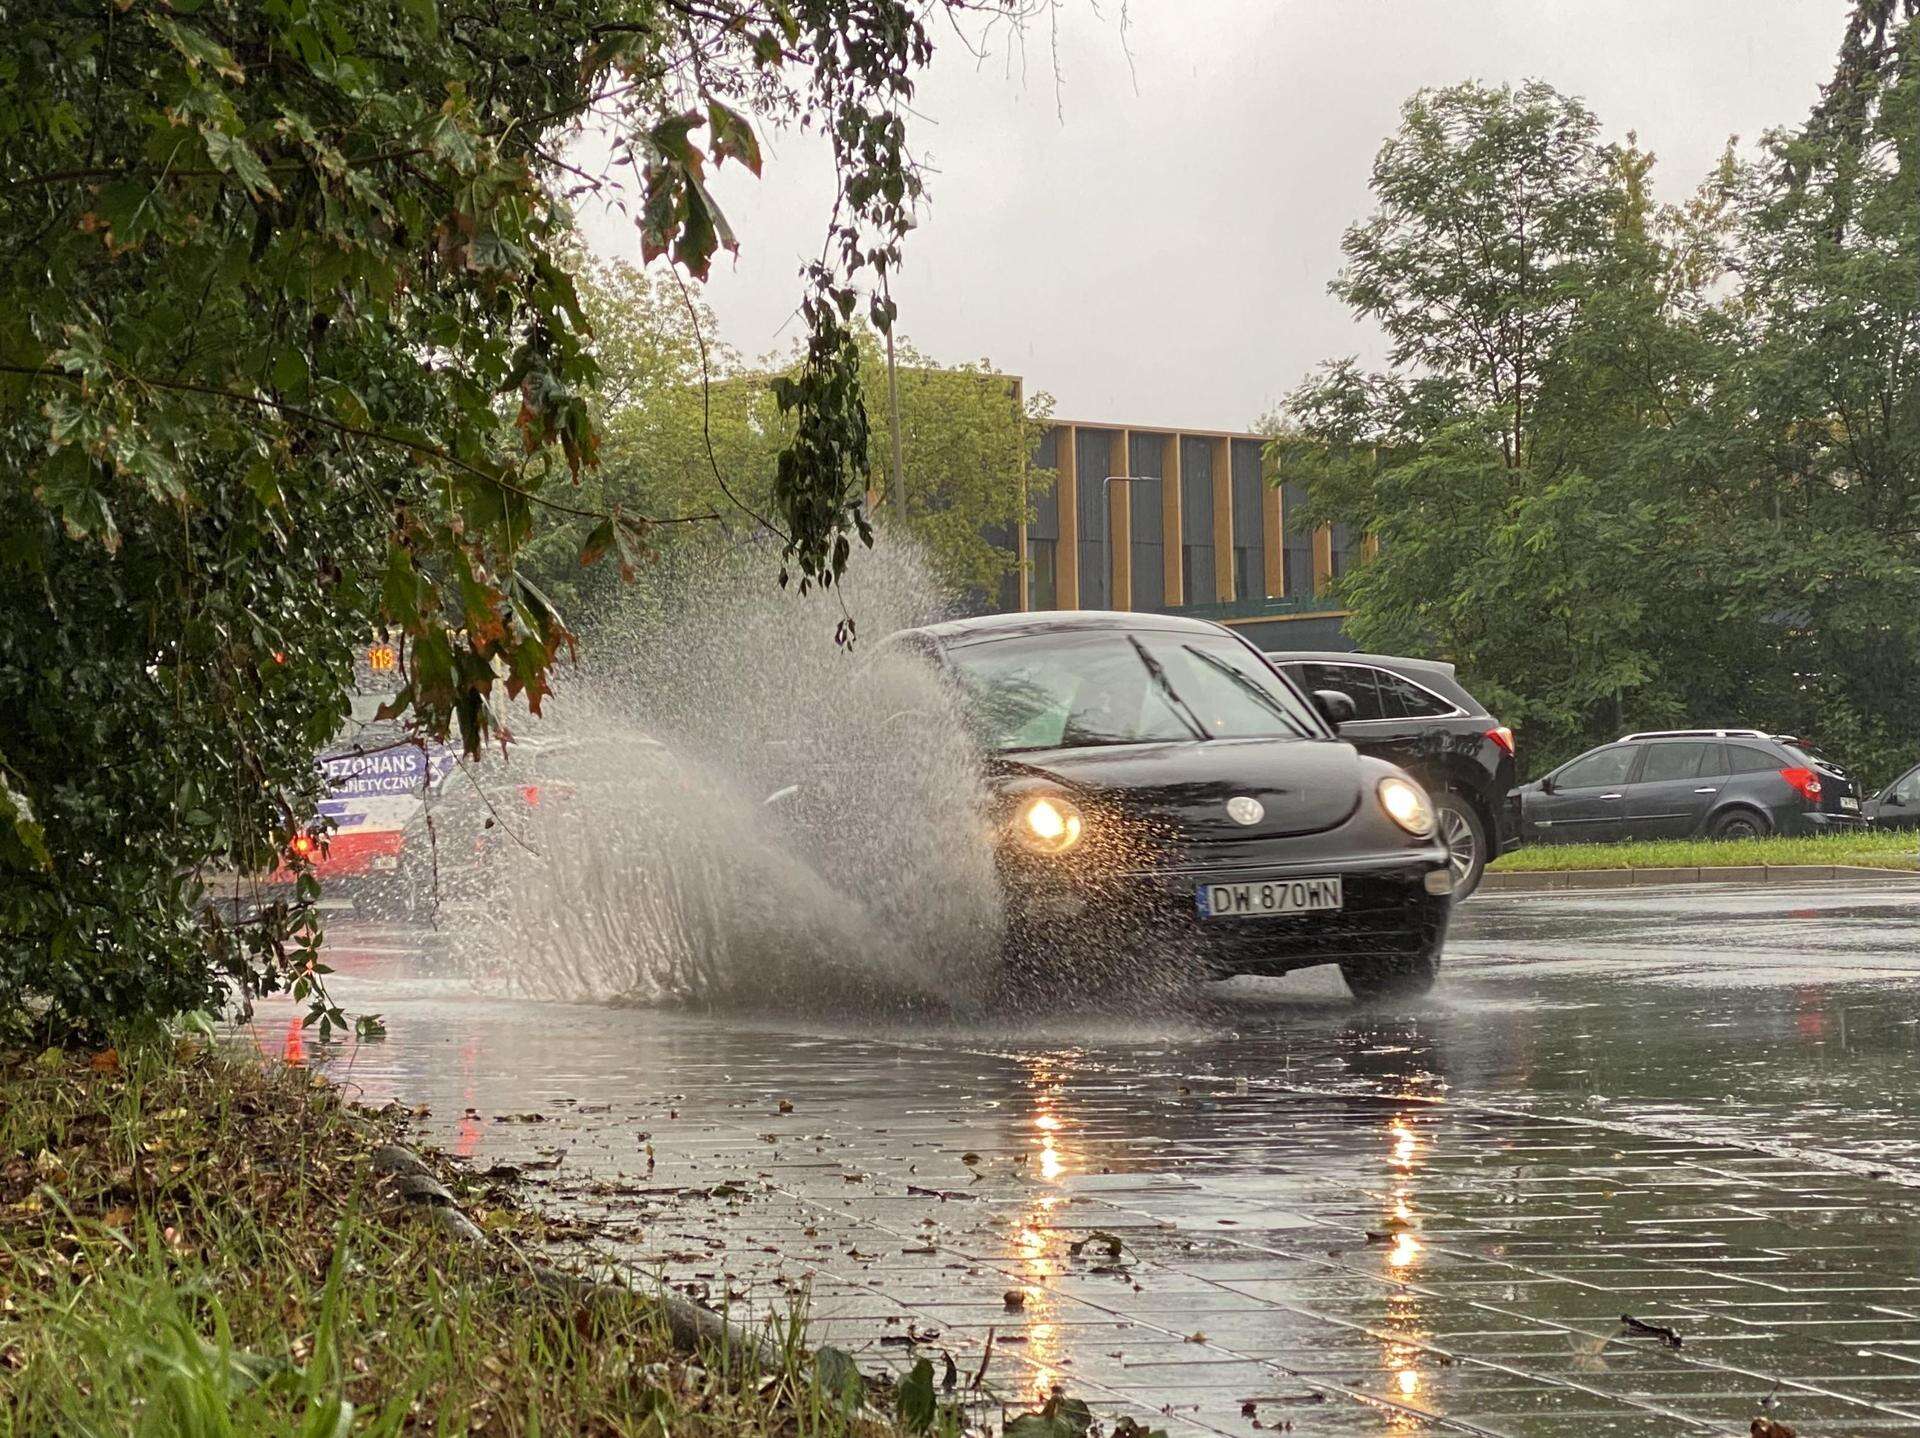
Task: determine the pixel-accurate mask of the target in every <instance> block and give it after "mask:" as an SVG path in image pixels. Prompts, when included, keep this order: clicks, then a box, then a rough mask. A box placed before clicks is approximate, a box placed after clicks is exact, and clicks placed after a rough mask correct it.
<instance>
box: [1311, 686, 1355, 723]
mask: <svg viewBox="0 0 1920 1438" xmlns="http://www.w3.org/2000/svg"><path fill="white" fill-rule="evenodd" d="M1313 707H1314V708H1316V709H1318V710H1319V711H1320V717H1321V718H1322V719H1324V720H1326V721H1327V723H1329V724H1331V725H1332V726H1333V727H1334V728H1335V729H1338V728H1339V727H1340V726H1341V725H1342V724H1345V723H1346V722H1347V721H1348V720H1349V719H1351V718H1353V716H1354V714H1355V713H1356V712H1358V711H1356V710H1355V709H1354V707H1353V696H1352V695H1351V694H1346V693H1343V692H1341V691H1340V690H1338V689H1316V690H1314V691H1313Z"/></svg>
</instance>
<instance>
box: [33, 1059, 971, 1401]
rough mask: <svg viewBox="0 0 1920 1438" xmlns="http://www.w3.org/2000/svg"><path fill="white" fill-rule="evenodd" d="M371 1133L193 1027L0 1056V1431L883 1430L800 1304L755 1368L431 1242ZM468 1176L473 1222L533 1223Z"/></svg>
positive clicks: (360, 1115) (458, 1246)
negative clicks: (383, 1172)
mask: <svg viewBox="0 0 1920 1438" xmlns="http://www.w3.org/2000/svg"><path fill="white" fill-rule="evenodd" d="M389 1136H390V1135H389V1134H388V1133H387V1132H386V1131H385V1124H384V1123H383V1122H382V1121H381V1120H380V1119H379V1118H377V1117H374V1116H369V1115H367V1114H365V1113H364V1112H363V1111H360V1110H356V1109H355V1108H353V1107H352V1106H351V1105H348V1104H346V1103H344V1102H343V1101H342V1100H341V1098H340V1097H339V1095H338V1094H337V1093H336V1092H335V1091H334V1090H333V1089H332V1088H330V1087H328V1086H326V1085H325V1083H324V1081H323V1080H321V1079H318V1078H313V1077H310V1076H309V1075H307V1074H306V1073H305V1072H304V1071H303V1070H298V1069H288V1068H279V1067H274V1068H269V1067H267V1066H264V1065H262V1064H260V1063H259V1062H257V1061H256V1060H254V1059H253V1058H251V1057H249V1056H243V1055H240V1054H237V1053H229V1052H226V1051H223V1050H221V1049H218V1048H215V1047H213V1046H211V1045H209V1044H206V1043H202V1042H197V1041H194V1042H185V1041H182V1042H176V1041H173V1040H168V1041H166V1042H164V1043H159V1044H150V1045H147V1046H144V1047H140V1048H137V1049H134V1050H131V1051H128V1052H117V1051H114V1050H107V1051H105V1052H104V1053H100V1054H95V1055H85V1054H80V1055H75V1054H69V1053H64V1052H59V1051H53V1050H49V1051H48V1052H47V1053H45V1054H42V1055H39V1056H35V1057H27V1056H14V1057H10V1058H9V1057H5V1056H0V1438H14V1435H26V1434H35V1435H38V1434H56V1433H57V1434H75V1435H107V1434H137V1435H142V1438H175V1435H177V1438H229V1435H248V1438H253V1435H261V1438H345V1435H348V1434H371V1435H397V1434H412V1433H437V1434H454V1433H459V1434H490V1435H526V1438H536V1435H543V1434H546V1435H551V1434H569V1435H590V1438H601V1435H608V1438H611V1435H625V1434H647V1435H650V1438H665V1435H668V1434H672V1435H689V1438H703V1435H720V1434H730V1435H731V1434H741V1435H757V1434H767V1435H782V1438H789V1435H790V1438H841V1435H846V1438H854V1435H860V1438H869V1435H882V1434H888V1433H893V1432H896V1431H903V1430H901V1428H900V1426H899V1424H898V1423H896V1422H895V1421H894V1419H893V1418H891V1417H883V1416H881V1414H882V1412H883V1411H884V1413H885V1414H887V1415H891V1414H893V1413H894V1412H895V1400H894V1399H893V1398H892V1397H890V1396H887V1395H886V1394H885V1393H884V1391H883V1390H878V1389H863V1385H862V1381H861V1380H860V1379H859V1378H858V1377H857V1375H852V1374H850V1373H849V1372H848V1371H847V1370H848V1368H849V1367H850V1365H848V1364H844V1363H839V1362H836V1363H833V1364H828V1363H827V1362H826V1361H825V1360H824V1358H823V1359H822V1361H820V1362H818V1363H816V1361H815V1359H814V1357H813V1356H812V1355H810V1354H808V1353H806V1352H805V1350H804V1349H803V1348H802V1347H801V1346H800V1343H799V1324H798V1321H797V1320H795V1321H794V1322H793V1323H791V1324H789V1325H787V1326H786V1327H785V1328H784V1329H783V1330H782V1331H780V1332H778V1333H777V1334H775V1335H774V1344H773V1346H774V1347H775V1348H776V1350H777V1358H776V1359H775V1361H774V1362H773V1363H772V1364H771V1366H769V1367H757V1366H755V1365H754V1364H751V1363H748V1362H746V1361H744V1359H743V1358H742V1356H741V1354H740V1353H739V1352H738V1351H729V1350H728V1348H727V1347H725V1346H718V1347H716V1346H709V1347H707V1348H706V1349H705V1350H704V1351H701V1352H697V1353H692V1354H689V1353H687V1352H684V1351H681V1350H678V1349H676V1347H675V1346H674V1344H673V1342H672V1340H671V1337H670V1334H669V1332H668V1327H667V1325H666V1323H665V1322H664V1319H663V1317H662V1314H661V1312H660V1310H659V1309H658V1307H657V1306H656V1305H654V1304H652V1303H650V1302H648V1301H647V1300H645V1299H643V1298H640V1297H637V1296H636V1297H630V1298H629V1297H616V1298H613V1299H611V1300H609V1299H606V1298H605V1297H600V1298H595V1299H584V1298H582V1297H581V1296H579V1295H578V1294H577V1293H576V1294H568V1293H564V1292H560V1291H557V1290H556V1289H555V1287H554V1286H553V1285H540V1284H537V1283H535V1282H534V1281H533V1279H532V1277H531V1270H530V1267H529V1265H528V1264H527V1263H526V1262H525V1261H524V1260H523V1259H520V1258H518V1257H516V1256H515V1255H516V1253H517V1252H519V1249H518V1246H517V1245H515V1244H514V1243H512V1242H509V1241H503V1240H502V1239H499V1238H496V1241H495V1242H494V1243H492V1244H489V1245H486V1246H481V1245H471V1244H462V1243H458V1242H456V1241H455V1240H454V1239H452V1238H450V1237H448V1236H446V1235H445V1234H443V1233H442V1232H441V1231H440V1230H439V1229H438V1228H437V1227H436V1225H434V1224H433V1223H432V1222H430V1221H429V1219H428V1214H427V1211H426V1210H425V1209H422V1208H418V1207H406V1206H403V1205H398V1204H397V1203H396V1202H395V1200H394V1199H393V1198H392V1197H391V1196H390V1195H389V1194H388V1193H387V1192H386V1191H385V1189H384V1181H382V1180H379V1179H376V1178H375V1176H374V1174H373V1171H372V1165H371V1160H370V1155H371V1151H372V1149H373V1148H374V1147H375V1146H376V1145H377V1144H378V1143H380V1142H382V1141H385V1140H386V1139H387V1138H388V1137H389ZM443 1178H445V1179H446V1181H447V1182H448V1183H449V1185H450V1186H453V1185H456V1184H459V1183H461V1182H462V1181H461V1180H458V1179H456V1178H453V1177H451V1176H448V1175H443ZM466 1190H467V1191H466V1192H465V1193H464V1194H462V1204H463V1207H465V1208H466V1210H467V1211H468V1212H469V1213H470V1214H471V1215H472V1216H473V1217H474V1218H475V1219H476V1220H478V1221H479V1222H480V1223H481V1225H482V1226H483V1227H484V1228H486V1229H487V1230H488V1231H489V1232H490V1233H493V1234H496V1235H507V1236H509V1237H510V1236H511V1235H513V1234H515V1233H516V1232H517V1233H519V1235H520V1237H521V1238H522V1239H523V1240H524V1241H525V1242H526V1243H528V1244H530V1245H531V1244H536V1243H537V1242H538V1239H539V1231H538V1224H539V1221H538V1219H537V1218H535V1217H533V1216H531V1215H528V1214H524V1213H521V1212H519V1211H517V1210H516V1209H514V1208H512V1207H511V1206H510V1205H509V1206H502V1205H501V1204H500V1203H498V1202H497V1201H495V1202H490V1201H489V1196H488V1191H487V1190H485V1189H481V1188H477V1187H475V1186H474V1185H473V1184H472V1181H466ZM456 1192H459V1189H458V1188H456ZM836 1357H841V1356H840V1355H836ZM912 1387H913V1384H912V1382H911V1380H909V1382H907V1383H904V1384H902V1385H901V1389H900V1395H901V1401H902V1402H905V1401H906V1399H907V1396H908V1390H909V1389H910V1388H912ZM876 1402H879V1403H881V1404H883V1405H884V1408H883V1409H876V1408H875V1407H874V1406H873V1405H874V1403H876ZM935 1406H936V1405H935V1402H934V1398H933V1394H932V1389H931V1384H930V1383H929V1384H928V1385H927V1387H926V1391H925V1392H924V1393H922V1394H919V1395H918V1401H917V1402H916V1403H915V1404H914V1405H913V1408H912V1410H911V1411H912V1413H913V1415H914V1422H913V1424H912V1425H911V1426H915V1427H920V1428H923V1429H924V1428H925V1427H927V1426H928V1424H929V1423H930V1424H931V1426H932V1429H933V1430H934V1431H936V1432H940V1431H944V1432H948V1433H952V1432H956V1431H958V1428H959V1425H960V1419H959V1416H958V1413H957V1411H955V1410H951V1409H948V1410H944V1411H940V1412H938V1413H933V1414H932V1416H931V1417H930V1418H929V1416H928V1415H929V1412H930V1411H931V1410H933V1409H934V1408H935Z"/></svg>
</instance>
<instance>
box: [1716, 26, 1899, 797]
mask: <svg viewBox="0 0 1920 1438" xmlns="http://www.w3.org/2000/svg"><path fill="white" fill-rule="evenodd" d="M1896 12H1898V13H1896ZM1903 17H1904V18H1903ZM1917 17H1920V9H1917V7H1915V6H1914V5H1913V4H1911V3H1901V4H1897V5H1896V3H1894V0H1872V3H1864V4H1861V5H1859V6H1858V7H1856V11H1855V14H1854V17H1853V19H1852V21H1851V23H1850V24H1849V27H1848V30H1847V34H1846V39H1845V41H1844V43H1843V46H1842V51H1841V59H1840V63H1839V65H1838V67H1837V70H1836V74H1835V78H1834V81H1833V83H1832V84H1831V85H1829V86H1828V87H1827V88H1826V90H1825V91H1824V93H1823V95H1822V98H1821V102H1820V104H1819V105H1818V106H1817V107H1816V109H1815V111H1814V113H1813V115H1812V117H1811V118H1810V119H1809V121H1808V122H1807V123H1806V124H1805V125H1804V126H1803V127H1801V128H1800V129H1798V130H1796V131H1781V132H1776V133H1774V134H1772V135H1770V136H1769V137H1768V138H1767V141H1766V145H1765V147H1764V154H1763V157H1762V159H1761V161H1760V162H1759V163H1758V164H1756V165H1754V166H1753V167H1751V169H1750V170H1749V171H1748V172H1747V174H1746V176H1745V179H1746V189H1745V191H1744V193H1743V196H1742V206H1741V231H1740V254H1739V277H1740V286H1739V290H1738V292H1737V295H1736V296H1735V298H1734V299H1733V300H1732V302H1731V303H1730V304H1729V305H1728V306H1727V311H1728V323H1729V324H1730V325H1734V326H1737V328H1738V333H1739V335H1740V337H1741V342H1742V344H1743V346H1744V351H1745V355H1746V358H1745V362H1744V363H1743V365H1742V366H1741V368H1740V371H1739V373H1738V375H1737V381H1738V383H1737V385H1734V386H1730V394H1731V396H1732V399H1733V402H1734V403H1735V404H1736V405H1737V408H1738V410H1739V412H1740V418H1741V421H1742V425H1741V433H1742V437H1743V439H1744V441H1745V445H1746V449H1747V451H1748V452H1750V453H1752V454H1753V455H1755V456H1756V457H1757V459H1758V461H1759V462H1758V463H1756V465H1755V468H1754V470H1753V473H1754V475H1755V476H1756V478H1755V479H1754V481H1753V483H1752V485H1751V502H1750V504H1749V505H1748V506H1747V509H1746V511H1745V513H1744V515H1743V525H1742V528H1741V534H1740V541H1741V543H1742V545H1743V548H1744V551H1745V553H1746V554H1747V555H1748V556H1749V558H1748V561H1747V562H1746V563H1745V564H1743V565H1742V566H1741V571H1740V572H1741V589H1742V593H1743V597H1744V599H1745V602H1746V603H1748V604H1749V605H1752V606H1756V607H1766V608H1769V609H1771V610H1772V611H1774V612H1775V613H1778V614H1780V615H1782V616H1783V619H1784V621H1785V624H1784V639H1783V642H1782V645H1781V650H1782V662H1783V668H1784V669H1785V671H1786V672H1787V673H1788V674H1790V676H1791V683H1790V686H1783V687H1787V688H1789V690H1790V695H1791V703H1792V706H1793V707H1792V710H1791V711H1790V722H1793V723H1795V724H1799V725H1803V726H1806V727H1808V728H1812V729H1814V730H1815V732H1818V733H1820V734H1821V735H1822V737H1823V738H1824V739H1826V740H1827V741H1828V742H1831V743H1832V744H1833V745H1834V746H1835V747H1836V748H1837V749H1839V750H1841V752H1846V753H1849V754H1850V755H1856V756H1858V759H1857V762H1859V763H1860V764H1862V765H1863V766H1865V767H1867V768H1868V769H1869V770H1872V771H1876V772H1879V773H1883V774H1884V773H1886V772H1888V771H1890V770H1892V769H1894V768H1896V767H1904V766H1905V765H1906V764H1907V763H1909V762H1910V761H1911V755H1912V750H1913V748H1914V747H1915V745H1916V744H1920V18H1917Z"/></svg>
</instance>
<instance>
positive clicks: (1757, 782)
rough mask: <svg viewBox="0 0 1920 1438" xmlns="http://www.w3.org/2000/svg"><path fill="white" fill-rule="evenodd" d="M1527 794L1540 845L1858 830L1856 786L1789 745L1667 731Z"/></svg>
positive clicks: (1606, 749) (1783, 740)
mask: <svg viewBox="0 0 1920 1438" xmlns="http://www.w3.org/2000/svg"><path fill="white" fill-rule="evenodd" d="M1519 793H1520V813H1521V826H1522V835H1523V837H1524V838H1525V839H1526V841H1527V842H1528V843H1533V844H1605V843H1612V842H1615V841H1617V840H1622V839H1690V838H1696V837H1701V836H1704V837H1707V838H1712V839H1750V838H1757V837H1759V836H1760V835H1763V834H1820V833H1828V832H1832V831H1835V830H1841V829H1849V828H1855V827H1857V826H1859V825H1860V824H1861V823H1863V822H1864V820H1863V819H1862V817H1861V810H1860V799H1859V796H1858V795H1857V794H1856V793H1855V792H1854V786H1853V780H1852V779H1851V778H1849V777H1848V775H1847V773H1846V771H1845V770H1843V769H1842V768H1840V766H1839V765H1837V764H1835V763H1834V762H1833V761H1832V760H1830V759H1827V758H1824V757H1823V756H1821V755H1820V754H1817V753H1815V752H1814V751H1813V750H1811V749H1809V748H1808V747H1806V745H1804V744H1803V743H1802V742H1801V741H1800V740H1798V739H1795V738H1793V737H1792V736H1791V735H1784V734H1768V733H1766V732H1765V731H1763V730H1759V729H1668V730H1660V731H1655V732H1648V733H1641V734H1628V735H1625V736H1623V737H1622V738H1620V739H1619V740H1617V741H1615V742H1614V743H1612V744H1603V745H1601V746H1600V747H1599V748H1597V749H1589V750H1588V751H1587V752H1586V753H1584V754H1582V755H1580V757H1579V758H1577V759H1570V760H1568V761H1567V762H1566V763H1565V764H1562V765H1561V766H1560V767H1559V768H1557V769H1555V770H1554V771H1553V772H1552V773H1550V774H1547V775H1545V776H1544V777H1542V778H1540V779H1536V780H1535V781H1534V782H1533V783H1531V784H1528V785H1525V786H1524V787H1522V788H1521V789H1520V791H1519Z"/></svg>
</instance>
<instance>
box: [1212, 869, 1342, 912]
mask: <svg viewBox="0 0 1920 1438" xmlns="http://www.w3.org/2000/svg"><path fill="white" fill-rule="evenodd" d="M1197 898H1198V902H1199V905H1200V917H1201V918H1203V919H1267V918H1272V917H1274V916H1276V915H1279V914H1324V913H1331V912H1333V911H1334V910H1337V909H1339V908H1340V907H1341V906H1342V905H1343V904H1344V903H1345V902H1346V898H1345V896H1344V895H1343V894H1342V892H1341V888H1340V880H1339V879H1338V878H1329V879H1272V880H1268V881H1266V882H1263V883H1257V884H1202V885H1201V886H1200V890H1199V894H1198V896H1197Z"/></svg>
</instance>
